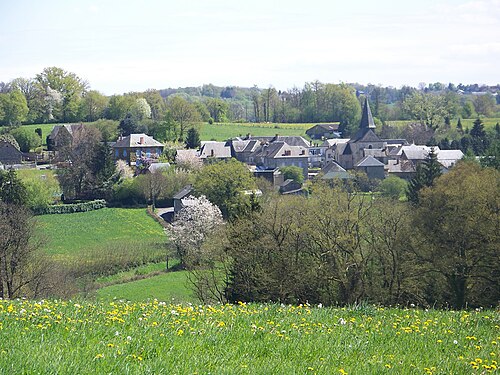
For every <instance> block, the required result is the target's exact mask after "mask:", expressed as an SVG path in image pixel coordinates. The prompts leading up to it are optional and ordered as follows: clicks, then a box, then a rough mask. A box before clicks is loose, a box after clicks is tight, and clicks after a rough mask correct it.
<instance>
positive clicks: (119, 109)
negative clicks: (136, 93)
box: [105, 95, 135, 121]
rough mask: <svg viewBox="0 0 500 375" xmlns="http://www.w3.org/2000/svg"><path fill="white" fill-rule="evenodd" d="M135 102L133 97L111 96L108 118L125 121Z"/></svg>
mask: <svg viewBox="0 0 500 375" xmlns="http://www.w3.org/2000/svg"><path fill="white" fill-rule="evenodd" d="M134 102H135V98H134V97H133V96H132V95H113V96H111V97H110V98H109V102H108V107H107V108H106V111H105V116H106V118H107V119H109V120H117V121H121V120H123V119H124V118H125V116H126V115H127V113H129V111H130V108H131V107H132V105H133V104H134Z"/></svg>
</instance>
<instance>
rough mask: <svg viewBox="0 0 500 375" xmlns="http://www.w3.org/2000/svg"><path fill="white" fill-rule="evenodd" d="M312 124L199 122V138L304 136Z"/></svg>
mask: <svg viewBox="0 0 500 375" xmlns="http://www.w3.org/2000/svg"><path fill="white" fill-rule="evenodd" d="M313 125H314V124H254V123H230V124H228V123H223V124H212V125H210V124H201V125H199V129H200V138H201V140H203V141H210V140H216V141H225V140H227V139H229V138H234V137H239V136H246V135H247V134H251V135H254V136H274V135H276V134H279V135H300V136H303V137H305V136H306V130H307V129H309V128H310V127H312V126H313Z"/></svg>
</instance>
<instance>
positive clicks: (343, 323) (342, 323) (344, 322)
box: [339, 318, 347, 325]
mask: <svg viewBox="0 0 500 375" xmlns="http://www.w3.org/2000/svg"><path fill="white" fill-rule="evenodd" d="M346 323H347V322H346V321H345V320H344V318H340V319H339V324H341V325H345V324H346Z"/></svg>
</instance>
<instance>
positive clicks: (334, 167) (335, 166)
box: [321, 161, 346, 174]
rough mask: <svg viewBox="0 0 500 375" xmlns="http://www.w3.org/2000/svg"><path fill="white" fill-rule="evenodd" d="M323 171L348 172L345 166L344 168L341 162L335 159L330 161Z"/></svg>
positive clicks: (325, 172)
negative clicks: (338, 162)
mask: <svg viewBox="0 0 500 375" xmlns="http://www.w3.org/2000/svg"><path fill="white" fill-rule="evenodd" d="M321 172H323V173H324V174H327V173H330V172H346V170H345V169H344V168H342V167H341V166H340V165H339V164H337V163H336V162H334V161H330V162H328V163H327V164H326V165H325V166H324V167H323V169H321Z"/></svg>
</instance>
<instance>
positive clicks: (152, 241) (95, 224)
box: [37, 208, 166, 255]
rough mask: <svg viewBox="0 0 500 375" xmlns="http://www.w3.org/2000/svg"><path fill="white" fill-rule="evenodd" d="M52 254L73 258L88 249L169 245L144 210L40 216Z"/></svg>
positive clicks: (43, 231) (157, 225) (102, 210)
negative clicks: (129, 245) (131, 245)
mask: <svg viewBox="0 0 500 375" xmlns="http://www.w3.org/2000/svg"><path fill="white" fill-rule="evenodd" d="M37 222H38V230H39V233H40V235H45V237H46V239H47V243H46V244H45V246H44V247H45V249H46V250H47V252H48V253H49V254H54V255H72V254H75V253H78V252H85V251H87V250H89V249H96V248H99V249H106V248H117V247H119V246H121V245H128V244H133V245H136V246H139V247H141V248H147V247H149V246H153V245H158V244H163V243H165V242H166V237H165V234H164V233H163V229H162V227H161V226H160V225H159V224H158V223H157V222H155V221H154V220H153V219H152V218H151V217H149V216H148V215H147V214H146V210H145V209H141V208H139V209H126V208H103V209H101V210H96V211H90V212H79V213H73V214H63V215H42V216H37Z"/></svg>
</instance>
